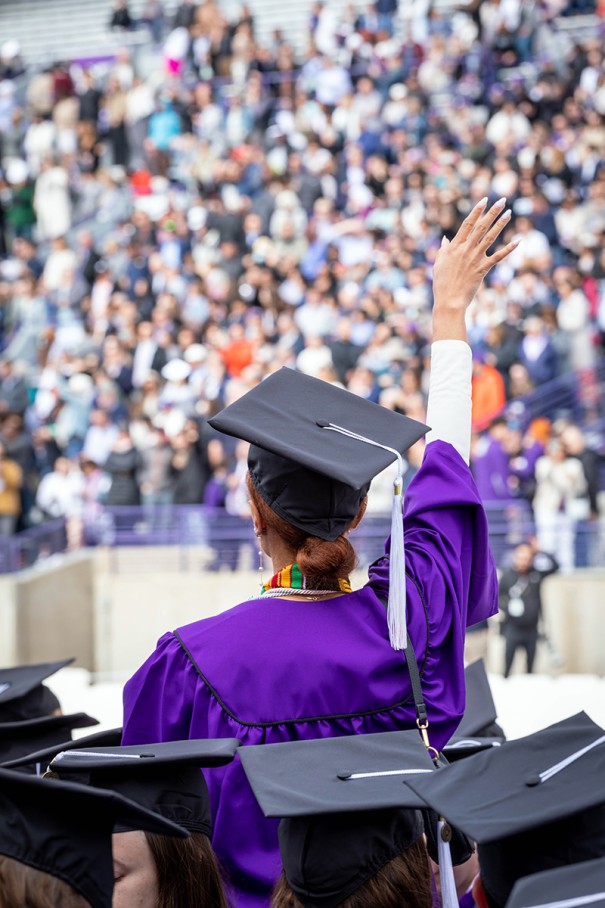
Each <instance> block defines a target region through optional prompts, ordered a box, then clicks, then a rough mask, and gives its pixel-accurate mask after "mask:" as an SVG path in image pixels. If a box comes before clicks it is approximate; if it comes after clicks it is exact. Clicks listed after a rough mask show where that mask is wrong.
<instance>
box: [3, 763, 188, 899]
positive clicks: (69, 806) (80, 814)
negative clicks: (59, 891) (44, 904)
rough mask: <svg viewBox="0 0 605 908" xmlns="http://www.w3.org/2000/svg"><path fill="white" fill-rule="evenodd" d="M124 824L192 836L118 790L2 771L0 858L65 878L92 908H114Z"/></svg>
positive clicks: (169, 833)
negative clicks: (114, 837)
mask: <svg viewBox="0 0 605 908" xmlns="http://www.w3.org/2000/svg"><path fill="white" fill-rule="evenodd" d="M118 820H119V821H120V822H124V823H128V824H129V825H130V827H131V828H138V829H145V830H147V831H149V832H155V833H159V834H160V835H178V836H186V835H187V832H186V830H184V829H180V828H179V827H178V826H176V825H175V824H174V823H170V822H169V821H168V820H165V819H164V818H163V817H159V816H158V815H157V814H154V813H152V812H151V811H148V810H145V809H144V808H142V807H140V806H139V805H138V804H134V803H132V802H131V801H128V800H127V799H126V798H123V797H122V796H121V795H118V794H116V793H115V792H107V791H98V790H96V789H92V788H87V787H86V786H84V785H75V784H72V783H69V782H57V781H53V780H52V779H40V778H37V777H36V776H29V775H23V774H22V773H17V772H12V771H11V770H9V769H1V770H0V854H3V855H6V856H7V857H10V858H13V859H14V860H17V861H20V862H22V863H23V864H27V865H29V866H30V867H34V868H36V869H37V870H41V871H43V872H45V873H49V874H51V875H52V876H56V877H58V878H59V879H62V880H63V881H64V882H66V883H68V884H69V885H71V886H72V887H73V888H74V889H75V890H76V892H79V893H80V895H82V896H83V897H84V898H85V899H87V900H88V902H89V903H90V905H91V906H92V908H111V900H112V892H113V865H112V857H111V833H112V831H113V827H114V824H115V823H116V822H117V821H118Z"/></svg>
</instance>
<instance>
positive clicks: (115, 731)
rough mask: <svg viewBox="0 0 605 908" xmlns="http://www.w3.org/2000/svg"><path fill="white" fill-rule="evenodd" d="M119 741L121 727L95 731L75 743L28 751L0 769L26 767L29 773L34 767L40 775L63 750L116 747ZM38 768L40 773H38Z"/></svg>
mask: <svg viewBox="0 0 605 908" xmlns="http://www.w3.org/2000/svg"><path fill="white" fill-rule="evenodd" d="M66 718H70V717H66ZM0 731H1V730H0ZM121 740H122V728H121V726H120V728H109V729H105V730H103V731H96V732H94V733H93V734H92V735H86V736H84V737H82V738H77V740H75V741H72V740H65V741H60V742H59V743H58V744H51V745H49V746H48V747H44V748H40V749H37V750H34V751H30V752H28V753H25V754H23V755H22V756H19V757H16V758H14V759H10V760H3V761H2V762H1V763H0V767H1V768H2V769H17V768H20V767H25V766H27V767H31V768H32V769H31V771H33V768H34V767H35V770H36V773H37V774H38V775H40V774H41V773H43V772H44V770H45V769H46V768H47V766H48V764H49V763H50V761H51V760H52V759H53V757H56V756H57V754H60V753H61V751H63V750H73V749H74V748H77V749H79V750H82V749H83V748H88V747H118V746H119V744H120V741H121ZM38 767H39V769H40V771H38Z"/></svg>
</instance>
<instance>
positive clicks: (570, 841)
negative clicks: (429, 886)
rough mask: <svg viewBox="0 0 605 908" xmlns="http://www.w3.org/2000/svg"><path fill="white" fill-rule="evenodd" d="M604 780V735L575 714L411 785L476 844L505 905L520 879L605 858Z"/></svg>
mask: <svg viewBox="0 0 605 908" xmlns="http://www.w3.org/2000/svg"><path fill="white" fill-rule="evenodd" d="M603 779H605V730H604V729H602V728H601V727H600V726H598V725H596V723H594V722H593V721H592V720H591V719H590V718H589V717H588V716H587V715H586V714H585V713H578V715H576V716H572V717H570V718H569V719H565V720H564V721H562V722H558V723H557V724H556V725H552V726H550V727H549V728H545V729H543V730H542V731H539V732H536V733H535V734H533V735H529V736H527V737H525V738H519V739H517V740H515V741H509V742H507V743H506V744H504V745H503V746H502V747H496V748H491V749H489V750H484V751H483V752H481V753H479V754H476V755H475V756H473V757H471V758H470V759H468V760H461V761H459V762H457V763H454V764H452V765H450V766H448V767H446V768H445V769H442V770H441V771H440V772H438V773H435V774H434V775H433V776H431V777H430V778H423V777H421V776H416V777H412V778H410V779H409V780H408V781H407V783H406V784H409V786H410V787H411V788H413V790H414V791H415V792H417V794H418V795H420V797H422V798H424V799H425V801H426V802H427V803H428V804H429V805H430V806H431V807H432V808H433V809H434V810H436V811H438V812H439V813H440V814H441V815H442V816H444V817H445V818H446V819H447V820H448V821H449V822H450V823H452V824H454V825H455V826H457V827H458V828H459V829H461V830H462V831H463V832H465V833H466V834H467V835H468V836H470V837H471V838H472V839H474V840H475V841H476V842H478V843H479V863H480V866H481V877H482V880H483V883H484V886H485V889H486V890H487V892H488V893H489V895H490V896H491V897H492V899H493V900H494V901H495V902H496V903H497V904H499V905H502V906H503V905H504V903H505V902H506V899H507V898H508V896H509V894H510V891H511V889H512V886H513V884H514V882H515V881H516V880H517V879H519V878H521V877H523V876H526V875H528V874H530V873H534V872H536V871H539V870H545V869H548V868H551V867H557V866H560V865H565V864H573V863H578V862H579V861H583V860H587V859H591V858H593V857H599V856H601V855H603V854H604V853H605V806H604V805H605V787H604V786H603Z"/></svg>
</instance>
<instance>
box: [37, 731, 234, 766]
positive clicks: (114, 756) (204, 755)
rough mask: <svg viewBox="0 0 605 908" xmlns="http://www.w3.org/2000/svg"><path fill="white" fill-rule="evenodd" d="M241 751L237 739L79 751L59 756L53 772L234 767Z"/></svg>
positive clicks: (74, 749) (52, 764) (170, 742)
mask: <svg viewBox="0 0 605 908" xmlns="http://www.w3.org/2000/svg"><path fill="white" fill-rule="evenodd" d="M239 747H240V742H239V740H238V739H237V738H208V739H200V740H195V739H192V740H187V741H164V742H161V743H156V744H129V745H125V746H124V747H94V748H91V747H87V748H86V752H85V753H84V752H79V751H78V749H77V748H72V749H70V750H67V751H66V752H65V753H63V754H58V755H57V757H56V759H55V760H53V761H52V762H51V764H50V765H51V768H52V769H57V770H58V771H61V770H62V769H64V768H65V769H68V770H69V771H70V772H72V771H76V772H77V771H79V772H92V771H93V770H94V771H99V772H104V771H108V772H109V771H114V770H116V769H126V770H128V771H132V768H133V766H134V765H135V764H138V765H139V766H140V768H141V769H147V770H148V769H151V768H157V767H160V766H168V767H174V766H178V765H188V766H225V765H226V764H227V763H231V761H232V760H233V757H234V756H235V753H236V751H237V750H238V748H239Z"/></svg>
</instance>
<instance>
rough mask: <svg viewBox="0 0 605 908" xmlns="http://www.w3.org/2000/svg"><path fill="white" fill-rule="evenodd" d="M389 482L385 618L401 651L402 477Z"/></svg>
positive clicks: (403, 608) (403, 616) (404, 643)
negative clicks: (389, 540) (389, 545)
mask: <svg viewBox="0 0 605 908" xmlns="http://www.w3.org/2000/svg"><path fill="white" fill-rule="evenodd" d="M400 470H401V459H399V471H398V473H399V475H398V476H397V479H396V480H395V482H394V483H393V507H392V511H391V556H390V561H389V603H388V609H387V620H388V623H389V640H390V641H391V646H392V647H393V649H396V650H403V649H405V648H406V646H407V645H408V634H407V627H406V592H405V548H404V541H403V513H402V508H403V498H402V490H403V477H402V476H401V473H400Z"/></svg>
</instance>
